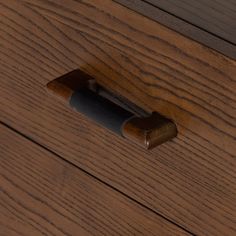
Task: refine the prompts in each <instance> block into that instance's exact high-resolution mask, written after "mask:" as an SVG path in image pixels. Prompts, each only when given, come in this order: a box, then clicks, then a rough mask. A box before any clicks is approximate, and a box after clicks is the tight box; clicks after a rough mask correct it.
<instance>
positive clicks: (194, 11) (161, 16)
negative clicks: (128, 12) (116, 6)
mask: <svg viewBox="0 0 236 236" xmlns="http://www.w3.org/2000/svg"><path fill="white" fill-rule="evenodd" d="M114 1H116V2H118V3H120V4H122V5H124V6H126V7H128V8H130V9H132V10H134V11H137V12H139V13H141V14H143V15H145V16H146V17H149V18H151V19H153V20H156V21H157V22H160V23H161V24H163V25H165V26H167V27H169V28H171V29H173V30H176V31H177V32H179V33H181V34H183V35H185V36H186V37H190V38H192V39H193V40H196V41H198V42H200V43H202V44H204V45H206V46H208V47H210V48H213V49H215V50H217V51H219V52H221V53H223V54H225V55H227V56H229V57H232V58H233V59H236V23H235V22H236V4H235V3H234V1H231V0H226V1H220V0H210V1H205V0H200V1H195V0H184V1H183V0H177V1H175V0H114Z"/></svg>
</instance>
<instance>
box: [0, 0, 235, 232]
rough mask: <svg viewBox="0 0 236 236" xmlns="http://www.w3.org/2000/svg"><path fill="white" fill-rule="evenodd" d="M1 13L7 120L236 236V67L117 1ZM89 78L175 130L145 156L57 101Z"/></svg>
mask: <svg viewBox="0 0 236 236" xmlns="http://www.w3.org/2000/svg"><path fill="white" fill-rule="evenodd" d="M24 2H25V4H20V3H19V2H18V1H13V0H11V1H9V2H5V1H4V2H1V10H0V14H1V24H0V29H1V31H0V32H1V35H0V44H1V48H0V53H1V57H0V63H1V65H0V68H1V77H0V78H1V83H0V92H1V100H0V105H1V106H0V108H1V112H0V119H1V120H2V121H4V122H5V123H7V124H8V125H10V126H12V127H14V128H15V129H17V130H19V131H21V132H22V133H24V134H26V135H28V136H30V137H31V138H32V139H35V140H36V141H37V142H39V143H41V144H42V145H44V146H46V147H48V148H50V149H51V150H53V151H55V152H56V153H58V154H60V155H61V156H63V158H66V159H67V160H69V161H71V162H73V163H74V164H76V165H77V166H79V167H80V168H82V169H84V170H86V171H88V172H90V173H91V174H93V175H95V176H97V177H99V178H100V179H102V180H103V181H104V182H107V183H109V184H110V185H112V186H113V187H115V188H117V189H119V190H120V191H122V192H124V193H125V194H127V195H129V196H130V197H132V198H134V199H136V200H137V201H139V202H141V203H142V204H145V205H146V206H148V207H149V208H151V209H153V210H154V211H156V212H158V213H160V214H162V215H164V216H165V217H167V218H169V219H171V220H172V221H174V222H176V223H177V224H180V225H181V226H182V227H184V228H186V229H187V230H190V231H191V232H193V233H195V234H198V235H222V234H223V235H234V234H235V232H236V188H235V186H236V172H235V168H236V163H235V153H236V145H235V116H236V112H235V107H236V102H235V101H236V94H235V91H236V90H235V87H236V84H235V74H236V63H235V61H234V60H232V59H229V58H227V57H225V56H223V55H221V54H219V53H217V52H215V51H213V50H211V49H208V48H206V47H204V46H202V45H199V44H197V43H195V42H193V41H191V40H188V39H186V38H184V37H182V36H181V35H178V34H177V33H175V32H173V31H171V30H168V29H166V28H165V27H163V26H161V25H159V24H158V23H156V22H153V21H150V20H148V19H146V18H144V17H142V16H140V15H138V14H136V13H134V12H131V11H129V10H128V9H126V8H124V7H122V6H120V5H118V4H115V3H113V2H112V1H109V0H105V1H98V0H93V1H78V2H74V1H58V2H57V3H56V4H55V3H52V2H49V1H33V2H32V1H29V2H28V3H27V2H26V1H24ZM76 68H82V69H83V70H85V71H86V72H87V73H89V74H90V75H92V76H93V77H95V78H96V79H97V80H98V81H99V82H100V83H101V84H103V85H105V86H106V87H107V88H112V89H113V90H115V91H117V92H119V93H121V94H123V95H124V96H126V97H127V98H129V99H131V100H132V101H133V102H135V103H136V104H137V105H140V106H142V107H143V108H145V109H147V110H149V111H151V110H156V111H158V112H160V113H161V114H163V115H166V116H167V117H170V118H171V119H173V120H174V121H175V122H176V124H177V126H178V130H179V135H178V138H177V139H175V140H173V142H169V143H168V144H165V145H162V146H160V147H159V148H157V149H156V150H153V151H151V152H150V151H144V150H142V149H140V148H139V147H137V146H136V145H133V144H132V143H129V142H126V141H124V140H123V139H121V138H119V137H116V136H114V135H113V134H111V133H110V132H109V131H107V130H104V129H103V128H101V127H98V126H96V125H95V124H94V123H92V122H90V121H88V120H87V119H86V118H85V117H83V116H81V115H78V114H76V113H74V112H72V111H71V110H70V109H68V108H67V107H65V106H64V105H63V104H61V103H60V102H58V101H56V100H53V99H52V97H50V96H49V95H48V94H47V93H46V91H45V85H46V83H47V82H49V81H50V80H52V79H54V78H56V77H58V76H60V75H62V74H64V73H66V72H68V71H70V70H72V69H76Z"/></svg>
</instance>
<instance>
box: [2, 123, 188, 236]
mask: <svg viewBox="0 0 236 236" xmlns="http://www.w3.org/2000/svg"><path fill="white" fill-rule="evenodd" d="M0 140H1V142H0V150H1V155H0V173H1V177H0V189H1V191H0V198H1V202H0V234H1V236H13V235H35V236H36V235H55V236H60V235H68V236H69V235H83V236H85V235H96V236H97V235H148V236H149V235H155V236H156V235H160V236H162V235H163V236H164V235H166V236H167V235H169V236H172V235H186V236H187V235H190V234H188V233H186V232H184V231H183V230H181V229H179V228H178V227H177V226H175V225H173V224H172V223H170V222H168V221H166V220H165V219H163V218H161V217H160V216H158V215H156V214H155V213H153V212H151V211H149V210H147V209H145V208H144V207H141V206H140V205H139V204H137V203H135V202H133V201H132V200H130V199H128V198H126V197H124V196H123V195H122V194H120V193H118V192H116V191H114V190H113V189H111V188H109V187H107V186H106V185H104V184H102V183H100V182H99V181H97V180H95V179H94V178H93V177H91V176H89V175H88V174H85V173H84V172H82V171H81V170H79V169H77V168H76V167H74V166H72V165H70V164H69V163H65V162H64V161H63V160H61V159H60V158H58V157H57V156H55V155H53V154H52V153H49V152H48V151H46V150H44V149H43V148H42V147H39V146H38V145H36V144H34V143H32V142H30V141H29V140H27V139H25V138H23V137H22V136H20V135H19V134H16V133H14V132H13V131H11V130H9V129H8V128H6V127H4V126H3V125H0Z"/></svg>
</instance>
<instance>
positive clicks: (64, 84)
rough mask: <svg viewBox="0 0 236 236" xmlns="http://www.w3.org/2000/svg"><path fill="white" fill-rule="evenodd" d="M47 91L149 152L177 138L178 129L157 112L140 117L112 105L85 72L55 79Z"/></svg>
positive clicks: (106, 95) (110, 100)
mask: <svg viewBox="0 0 236 236" xmlns="http://www.w3.org/2000/svg"><path fill="white" fill-rule="evenodd" d="M47 89H48V91H50V92H51V93H52V94H54V95H55V96H57V97H58V98H60V99H62V100H64V101H66V102H67V103H68V104H69V105H70V106H71V107H72V108H74V109H75V110H76V111H78V112H80V113H83V114H84V115H86V116H88V117H89V118H90V119H92V120H94V121H95V122H97V123H98V124H100V125H102V126H104V127H106V128H108V129H110V130H112V131H113V132H115V133H117V134H118V135H121V136H123V137H125V138H127V139H129V140H131V141H133V142H135V143H137V144H139V145H141V146H142V147H144V148H146V149H151V148H154V147H156V146H158V145H160V144H162V143H164V142H166V141H168V140H170V139H172V138H174V137H175V136H176V135H177V128H176V125H175V124H174V123H173V122H172V121H171V120H169V119H167V118H165V117H163V116H162V115H160V114H158V113H157V112H153V113H152V114H148V115H145V116H138V115H137V114H135V113H133V112H132V111H130V110H129V108H127V107H125V104H124V106H120V105H118V104H117V103H115V102H114V101H112V100H113V99H111V98H112V96H111V93H110V92H108V91H107V90H106V89H104V88H102V87H101V86H100V85H98V84H97V83H96V82H95V80H94V78H92V77H91V76H89V75H88V74H86V73H84V72H83V71H81V70H74V71H72V72H69V73H68V74H65V75H63V76H61V77H59V78H57V79H54V80H53V81H51V82H49V83H48V84H47ZM108 97H109V99H108Z"/></svg>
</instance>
